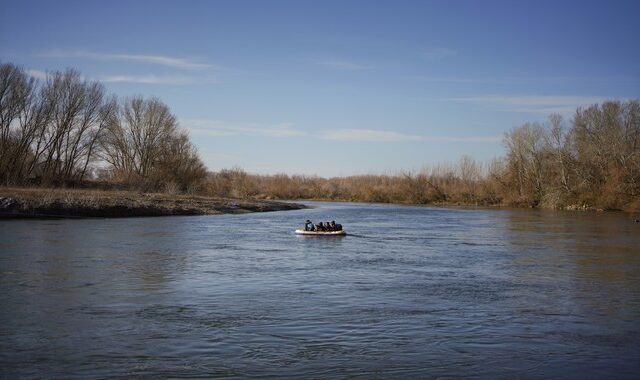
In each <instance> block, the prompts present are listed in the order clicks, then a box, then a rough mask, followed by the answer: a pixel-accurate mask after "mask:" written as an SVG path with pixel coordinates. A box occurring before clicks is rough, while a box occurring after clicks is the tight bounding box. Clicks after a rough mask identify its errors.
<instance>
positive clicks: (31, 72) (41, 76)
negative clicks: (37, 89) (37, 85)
mask: <svg viewBox="0 0 640 380" xmlns="http://www.w3.org/2000/svg"><path fill="white" fill-rule="evenodd" d="M27 75H29V76H32V77H34V78H36V79H47V73H46V72H45V71H42V70H34V69H29V70H27Z"/></svg>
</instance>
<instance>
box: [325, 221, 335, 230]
mask: <svg viewBox="0 0 640 380" xmlns="http://www.w3.org/2000/svg"><path fill="white" fill-rule="evenodd" d="M324 228H325V229H326V230H327V231H333V230H332V229H331V223H329V222H324Z"/></svg>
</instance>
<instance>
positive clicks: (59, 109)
mask: <svg viewBox="0 0 640 380" xmlns="http://www.w3.org/2000/svg"><path fill="white" fill-rule="evenodd" d="M98 175H99V176H100V177H101V178H102V179H107V180H109V181H112V182H114V183H119V184H123V185H124V186H126V187H132V188H137V189H144V190H162V189H170V190H172V191H178V190H181V191H186V190H189V189H192V188H196V187H197V186H198V185H199V184H200V183H202V181H203V180H204V179H205V177H206V168H205V166H204V164H203V163H202V161H201V160H200V158H199V157H198V154H197V152H196V150H195V148H194V147H193V145H192V144H191V143H190V141H189V138H188V136H187V135H186V133H185V132H183V131H181V130H179V129H178V123H177V120H176V118H175V116H173V115H172V114H171V112H170V110H169V108H168V107H167V106H166V105H165V104H164V103H162V102H161V101H160V100H158V99H155V98H151V99H144V98H142V97H131V98H126V99H118V98H116V97H115V96H110V95H107V93H106V91H105V88H104V86H103V85H102V84H100V83H99V82H97V81H92V80H87V79H85V78H83V77H82V76H81V75H80V73H78V72H77V71H75V70H66V71H64V72H51V73H48V74H47V75H46V78H44V79H37V78H34V77H33V76H30V75H29V73H28V72H26V71H25V70H24V69H23V68H21V67H18V66H16V65H13V64H11V63H4V64H0V184H4V185H45V186H46V185H48V186H52V185H53V186H74V185H76V184H81V183H84V182H85V180H87V179H95V178H96V177H97V176H98Z"/></svg>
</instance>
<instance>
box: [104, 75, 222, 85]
mask: <svg viewBox="0 0 640 380" xmlns="http://www.w3.org/2000/svg"><path fill="white" fill-rule="evenodd" d="M100 80H101V81H102V82H105V83H140V84H158V85H163V84H168V85H178V86H180V85H189V84H197V83H213V82H215V81H213V80H205V81H203V80H202V79H201V78H195V77H190V76H175V75H166V76H163V75H153V74H150V75H106V76H103V77H101V78H100Z"/></svg>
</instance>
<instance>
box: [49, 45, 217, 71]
mask: <svg viewBox="0 0 640 380" xmlns="http://www.w3.org/2000/svg"><path fill="white" fill-rule="evenodd" d="M43 56H44V57H48V58H84V59H91V60H97V61H127V62H140V63H147V64H152V65H159V66H166V67H173V68H179V69H187V70H193V69H215V68H216V66H214V65H212V64H209V63H204V62H199V61H197V60H194V59H192V58H183V57H170V56H164V55H146V54H117V53H98V52H91V51H84V50H76V51H63V50H54V51H50V52H48V53H45V54H43Z"/></svg>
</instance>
